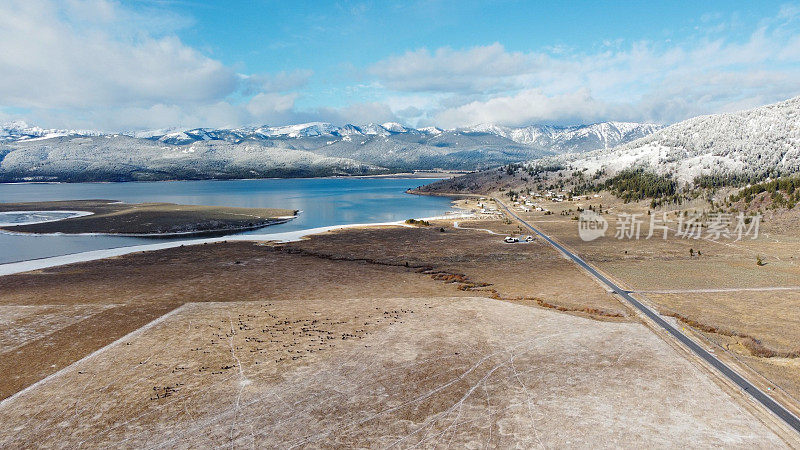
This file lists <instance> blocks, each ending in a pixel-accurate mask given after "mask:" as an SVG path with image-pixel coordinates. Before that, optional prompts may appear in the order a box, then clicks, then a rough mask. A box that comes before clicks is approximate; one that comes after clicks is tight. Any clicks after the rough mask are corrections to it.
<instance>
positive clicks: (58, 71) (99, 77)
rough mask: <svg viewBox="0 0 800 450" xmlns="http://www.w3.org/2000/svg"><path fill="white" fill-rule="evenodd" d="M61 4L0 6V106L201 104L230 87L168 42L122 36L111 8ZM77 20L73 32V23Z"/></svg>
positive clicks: (223, 74) (203, 61)
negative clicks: (79, 21) (77, 22)
mask: <svg viewBox="0 0 800 450" xmlns="http://www.w3.org/2000/svg"><path fill="white" fill-rule="evenodd" d="M64 5H67V6H66V7H64V6H62V7H59V6H58V4H56V3H53V2H51V1H48V0H11V1H7V2H3V3H2V6H0V67H1V68H2V69H0V104H6V105H13V106H15V107H24V108H87V107H107V106H149V105H153V104H157V103H174V104H185V103H202V102H209V101H213V100H216V99H219V98H222V97H224V96H226V95H229V94H230V93H232V92H233V91H234V90H235V89H236V88H237V86H238V80H237V77H236V74H235V73H234V72H233V71H232V70H230V69H229V68H227V67H225V66H224V65H223V64H221V63H220V62H219V61H215V60H213V59H210V58H208V57H205V56H203V55H202V54H200V53H199V52H198V51H196V50H194V49H192V48H191V47H188V46H186V45H184V44H183V43H182V42H180V40H178V39H177V38H176V37H174V36H165V37H158V38H157V37H153V36H150V35H140V36H136V37H132V36H130V35H128V33H126V32H125V30H129V28H128V27H127V26H126V25H125V24H123V23H120V22H119V21H118V20H119V19H120V18H121V17H124V16H123V15H122V14H117V7H116V5H115V4H113V3H110V2H107V1H94V2H91V4H90V5H88V6H87V5H84V4H82V3H78V2H67V3H65V4H64ZM77 5H82V6H81V7H78V6H77ZM76 14H80V17H77V16H76ZM78 20H81V24H82V25H81V26H80V27H76V26H74V24H73V23H74V22H75V21H78Z"/></svg>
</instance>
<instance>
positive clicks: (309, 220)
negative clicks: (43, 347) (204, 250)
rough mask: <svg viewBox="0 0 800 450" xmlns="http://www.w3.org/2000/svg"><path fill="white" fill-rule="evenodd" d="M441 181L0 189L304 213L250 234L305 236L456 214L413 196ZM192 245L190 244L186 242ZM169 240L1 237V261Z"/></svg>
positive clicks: (443, 202) (32, 197)
mask: <svg viewBox="0 0 800 450" xmlns="http://www.w3.org/2000/svg"><path fill="white" fill-rule="evenodd" d="M433 181H435V180H433V179H425V180H421V179H411V178H311V179H309V178H303V179H280V180H276V179H268V180H232V181H159V182H152V183H138V182H137V183H74V184H0V202H31V201H48V200H80V199H110V200H121V201H124V202H129V203H135V202H170V203H179V204H188V205H215V206H241V207H254V208H258V207H264V208H286V209H297V210H300V211H302V212H301V213H300V215H299V216H298V217H297V218H296V219H294V220H292V221H290V222H288V223H285V224H280V225H273V226H270V227H267V228H265V229H261V230H255V231H250V232H249V233H265V232H267V233H272V232H283V231H294V230H303V229H308V228H317V227H323V226H329V225H343V224H351V223H371V222H390V221H396V220H405V219H408V218H412V217H417V218H418V217H431V216H438V215H441V214H444V213H445V212H446V211H448V210H450V206H451V205H450V199H447V198H444V197H430V196H419V195H410V194H406V193H405V190H406V189H409V188H412V187H417V186H419V185H421V184H427V183H431V182H433ZM183 239H185V238H183ZM159 240H163V239H151V238H134V237H120V236H68V235H57V236H46V235H45V236H31V235H27V236H26V235H10V234H2V233H0V263H7V262H15V261H25V260H29V259H34V258H44V257H48V256H57V255H65V254H70V253H77V252H83V251H88V250H99V249H105V248H114V247H125V246H129V245H138V244H146V243H153V242H158V241H159Z"/></svg>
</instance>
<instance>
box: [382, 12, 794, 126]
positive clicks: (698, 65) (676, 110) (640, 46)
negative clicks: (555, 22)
mask: <svg viewBox="0 0 800 450" xmlns="http://www.w3.org/2000/svg"><path fill="white" fill-rule="evenodd" d="M798 11H800V10H798V9H796V8H788V7H786V8H783V9H782V10H781V12H780V14H778V15H777V16H776V17H774V18H771V19H768V20H764V21H762V22H761V23H760V24H759V25H758V26H757V27H756V28H755V29H754V30H751V32H750V33H749V34H735V33H734V34H731V35H729V36H727V37H720V35H719V32H718V31H714V30H718V28H719V27H716V26H712V25H714V24H709V26H708V29H707V30H706V31H705V33H700V34H698V35H695V36H693V37H692V38H690V39H686V40H684V41H681V42H674V41H670V42H645V41H640V42H633V43H629V44H627V45H625V44H623V43H621V42H619V41H615V42H614V43H613V45H610V44H611V42H609V45H604V46H602V47H600V49H599V50H598V51H597V52H595V53H580V52H574V51H569V50H568V49H564V48H559V49H558V51H557V52H556V51H549V52H547V53H544V52H530V53H519V52H509V51H506V50H505V49H504V48H503V46H502V45H500V44H492V45H489V46H483V47H473V48H468V49H463V50H453V49H451V48H449V47H444V48H440V49H438V50H434V51H429V50H427V49H421V50H417V51H412V52H406V53H405V54H402V55H399V56H394V57H390V58H387V59H385V60H383V61H380V62H378V63H376V64H374V65H373V66H371V67H370V68H369V69H368V70H369V72H370V73H372V74H373V75H374V76H376V77H377V79H378V81H379V82H380V83H381V84H382V85H384V86H386V88H387V89H388V90H389V91H391V92H389V94H388V95H389V97H390V98H392V97H395V98H396V97H398V96H408V97H418V96H419V95H420V94H421V93H425V94H438V95H439V99H438V105H437V106H434V107H430V106H429V107H428V108H427V109H425V108H423V109H424V110H425V113H424V115H422V116H420V119H421V120H422V122H423V123H433V124H437V125H440V126H462V125H470V124H475V123H482V122H492V123H501V124H508V125H522V124H527V123H531V122H546V123H562V124H563V123H575V122H590V121H597V120H637V121H656V122H663V123H669V122H674V121H679V120H682V119H685V118H688V117H691V116H695V115H699V114H709V113H714V112H722V111H729V110H733V109H737V108H741V107H751V106H757V105H761V104H764V103H769V102H774V101H779V100H783V99H786V98H789V97H792V96H795V95H798V94H800V27H798V26H797V25H798V23H797V22H798V17H800V13H799V12H798ZM708 20H712V19H711V18H709V19H708ZM723 28H725V27H723ZM709 30H711V31H709ZM395 102H396V100H395ZM415 106H416V105H415Z"/></svg>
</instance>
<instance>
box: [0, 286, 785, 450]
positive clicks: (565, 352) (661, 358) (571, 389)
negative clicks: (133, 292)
mask: <svg viewBox="0 0 800 450" xmlns="http://www.w3.org/2000/svg"><path fill="white" fill-rule="evenodd" d="M0 422H2V423H3V424H4V427H3V428H4V430H3V431H2V432H0V446H2V447H17V448H19V447H28V446H30V447H32V446H45V447H49V446H65V447H76V446H92V447H109V446H110V447H119V446H123V447H151V446H167V447H181V448H196V447H219V446H250V447H291V446H304V447H307V446H310V447H389V446H392V445H397V446H400V447H412V446H422V447H441V446H454V447H477V446H481V447H484V446H488V447H550V446H583V445H591V446H603V447H616V446H648V447H649V446H670V447H672V446H693V447H696V446H701V447H719V446H726V447H731V446H733V447H770V448H780V447H785V446H787V444H788V443H787V442H784V441H782V440H781V439H780V438H779V437H778V436H776V435H775V434H773V433H772V432H771V431H770V430H769V429H768V428H767V427H766V426H765V425H764V424H762V423H761V422H759V421H758V420H756V419H755V418H754V417H753V416H752V415H751V414H750V412H748V410H747V409H746V408H745V407H744V406H742V405H741V404H739V403H737V402H736V401H734V400H733V399H732V397H730V396H729V395H728V394H726V393H724V392H723V391H722V390H721V389H720V388H719V387H718V386H717V385H716V384H714V383H713V382H712V381H711V380H710V379H709V378H708V377H707V376H706V374H705V373H703V372H702V371H701V370H700V369H698V368H697V367H696V366H694V365H693V364H691V363H690V362H689V361H688V360H686V359H684V358H683V357H682V356H680V355H679V354H678V353H676V352H674V350H673V349H672V348H671V347H669V346H668V345H667V344H665V343H664V342H663V341H662V340H660V339H659V338H658V337H656V336H655V335H654V334H652V333H651V332H650V331H649V330H647V329H646V328H645V327H643V326H642V325H640V324H636V323H630V322H598V321H593V320H590V319H586V318H581V317H576V316H572V315H566V314H561V313H558V312H555V311H552V310H546V309H541V308H530V307H526V306H522V305H517V304H511V303H508V302H501V301H497V300H491V299H485V298H463V297H462V298H447V297H425V298H416V299H415V298H405V299H393V298H366V299H338V298H337V299H334V298H329V299H315V300H312V299H295V300H279V299H267V298H265V299H262V300H260V301H247V302H228V303H191V304H187V305H185V306H183V307H182V308H180V309H178V310H176V311H175V312H174V313H173V314H170V315H169V316H167V317H165V318H164V319H163V320H161V321H159V322H158V323H156V324H154V325H152V326H149V327H147V328H146V329H144V330H140V331H138V332H137V333H135V334H134V335H132V336H128V337H126V338H124V339H122V340H121V341H119V342H117V343H115V344H114V345H112V346H110V347H109V348H106V349H104V350H103V351H102V352H99V353H97V354H95V355H93V356H91V357H89V358H87V359H85V360H82V361H80V362H79V363H77V364H75V365H73V366H71V367H69V368H68V369H67V370H64V371H62V372H59V373H58V374H57V375H56V376H54V377H52V378H49V379H47V380H46V381H45V382H43V383H41V384H40V385H38V386H37V387H36V388H35V389H32V390H29V391H27V392H24V393H22V394H20V395H18V396H16V397H13V398H12V399H10V400H7V401H5V402H3V403H2V404H0Z"/></svg>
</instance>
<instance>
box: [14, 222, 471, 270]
mask: <svg viewBox="0 0 800 450" xmlns="http://www.w3.org/2000/svg"><path fill="white" fill-rule="evenodd" d="M471 216H472V215H471V214H464V213H455V214H449V215H447V214H446V215H442V216H434V217H426V218H422V219H421V220H446V219H459V218H464V217H471ZM380 226H400V227H412V225H408V224H406V223H405V221H403V220H398V221H394V222H372V223H354V224H341V225H328V226H324V227H317V228H307V229H304V230H295V231H284V232H280V233H266V234H235V235H226V236H217V237H209V238H202V239H186V240H176V241H169V242H157V243H153V244H142V245H131V246H126V247H114V248H108V249H102V250H89V251H86V252H78V253H69V254H66V255H59V256H48V257H44V258H37V259H29V260H25V261H16V262H11V263H4V264H0V276H5V275H14V274H17V273H23V272H30V271H34V270H41V269H49V268H51V267H58V266H63V265H67V264H75V263H82V262H88V261H96V260H99V259H106V258H114V257H117V256H124V255H129V254H131V253H139V252H150V251H157V250H166V249H170V248H177V247H183V246H189V245H203V244H216V243H220V242H227V241H238V242H278V243H287V242H295V241H299V240H301V239H303V238H305V237H308V236H313V235H316V234H322V233H325V232H328V231H334V230H342V229H348V228H370V227H380Z"/></svg>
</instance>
